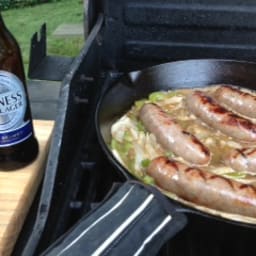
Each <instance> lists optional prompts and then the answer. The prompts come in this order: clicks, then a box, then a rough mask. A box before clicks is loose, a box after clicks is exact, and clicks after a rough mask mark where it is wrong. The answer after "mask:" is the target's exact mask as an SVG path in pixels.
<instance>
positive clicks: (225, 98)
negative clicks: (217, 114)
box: [214, 86, 256, 118]
mask: <svg viewBox="0 0 256 256" xmlns="http://www.w3.org/2000/svg"><path fill="white" fill-rule="evenodd" d="M214 95H215V97H216V99H217V101H219V102H220V104H224V105H225V106H227V107H229V108H231V109H232V110H235V111H236V112H238V113H240V114H242V115H245V116H248V117H252V118H256V96H254V95H253V94H250V93H247V92H243V91H242V90H239V89H238V88H235V87H231V86H221V87H219V88H218V89H217V90H216V91H215V94H214Z"/></svg>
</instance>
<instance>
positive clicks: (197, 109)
mask: <svg viewBox="0 0 256 256" xmlns="http://www.w3.org/2000/svg"><path fill="white" fill-rule="evenodd" d="M186 103H187V107H188V109H189V110H190V111H191V112H192V113H193V114H194V115H195V116H197V117H199V118H200V119H201V120H202V121H203V122H205V123H206V124H207V125H208V126H210V127H212V128H215V129H217V130H219V131H221V132H223V133H224V134H226V135H228V136H231V137H233V138H234V139H237V140H240V141H244V142H251V143H255V142H256V125H255V124H253V123H252V122H251V121H250V120H248V119H245V118H242V117H240V116H238V115H235V114H234V113H233V112H231V111H228V110H227V109H225V108H224V107H222V106H220V105H219V104H218V103H217V102H216V101H215V100H214V99H213V98H211V97H209V96H207V95H206V94H205V93H203V92H201V91H194V92H193V93H191V94H189V95H188V96H187V98H186Z"/></svg>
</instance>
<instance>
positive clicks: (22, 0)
mask: <svg viewBox="0 0 256 256" xmlns="http://www.w3.org/2000/svg"><path fill="white" fill-rule="evenodd" d="M58 1H61V0H1V1H0V10H1V11H3V10H8V9H12V8H23V7H26V6H34V5H37V4H42V3H50V2H58Z"/></svg>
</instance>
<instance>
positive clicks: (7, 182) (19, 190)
mask: <svg viewBox="0 0 256 256" xmlns="http://www.w3.org/2000/svg"><path fill="white" fill-rule="evenodd" d="M53 124H54V122H53V121H43V120H35V121H34V129H35V133H36V137H37V139H38V142H39V147H40V149H39V154H38V157H37V159H36V160H35V161H34V162H33V163H32V164H30V165H28V166H26V167H25V168H22V169H19V170H17V171H12V172H1V171H0V256H8V255H10V254H11V252H12V249H13V247H14V244H15V242H16V240H17V238H18V235H19V232H20V230H21V228H22V225H23V223H24V220H25V217H26V215H27V213H28V210H29V208H30V206H31V203H32V201H33V198H34V196H35V194H36V191H37V188H38V186H39V184H40V181H41V180H42V176H43V172H44V167H45V163H46V156H47V153H48V148H49V141H50V135H51V132H52V128H53Z"/></svg>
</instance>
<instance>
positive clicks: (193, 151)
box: [139, 103, 211, 165]
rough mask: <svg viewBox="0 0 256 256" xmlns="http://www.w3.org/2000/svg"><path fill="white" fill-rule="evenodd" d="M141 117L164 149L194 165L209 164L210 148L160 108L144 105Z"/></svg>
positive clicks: (153, 105)
mask: <svg viewBox="0 0 256 256" xmlns="http://www.w3.org/2000/svg"><path fill="white" fill-rule="evenodd" d="M139 116H140V119H141V121H142V122H143V124H144V125H145V127H146V129H147V130H148V131H149V132H151V133H153V134H154V135H155V137H156V139H157V141H158V143H160V144H161V145H162V146H163V148H164V149H166V150H167V151H171V152H173V153H174V154H176V155H178V156H181V157H182V158H183V159H184V160H186V161H188V162H190V163H193V164H197V165H204V164H208V163H209V161H210V158H211V157H210V152H209V150H208V148H207V147H205V146H204V145H203V144H202V143H201V142H200V141H199V140H198V139H197V138H196V137H195V136H193V135H192V134H190V133H188V132H186V131H184V130H182V129H181V127H180V126H179V125H178V124H177V123H176V122H175V121H174V120H173V119H172V118H171V117H170V116H169V115H168V114H167V113H165V112H164V111H163V110H162V109H161V108H160V107H158V106H157V105H155V104H151V103H148V104H144V105H143V107H142V108H141V110H140V114H139Z"/></svg>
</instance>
